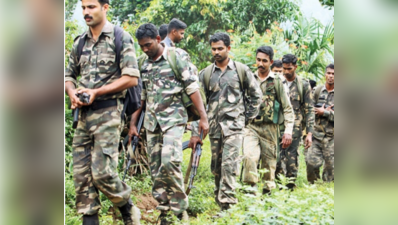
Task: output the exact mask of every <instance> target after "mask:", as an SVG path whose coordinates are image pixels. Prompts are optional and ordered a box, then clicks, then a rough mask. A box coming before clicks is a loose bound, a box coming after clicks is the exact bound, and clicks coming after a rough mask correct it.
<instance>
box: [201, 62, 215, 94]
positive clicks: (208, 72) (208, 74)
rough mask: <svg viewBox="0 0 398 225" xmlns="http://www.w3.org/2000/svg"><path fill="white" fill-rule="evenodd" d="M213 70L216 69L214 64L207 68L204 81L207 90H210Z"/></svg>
mask: <svg viewBox="0 0 398 225" xmlns="http://www.w3.org/2000/svg"><path fill="white" fill-rule="evenodd" d="M213 69H214V63H212V64H211V65H208V66H207V67H206V68H205V74H204V76H203V81H204V83H205V88H206V90H209V85H210V77H211V73H212V72H213Z"/></svg>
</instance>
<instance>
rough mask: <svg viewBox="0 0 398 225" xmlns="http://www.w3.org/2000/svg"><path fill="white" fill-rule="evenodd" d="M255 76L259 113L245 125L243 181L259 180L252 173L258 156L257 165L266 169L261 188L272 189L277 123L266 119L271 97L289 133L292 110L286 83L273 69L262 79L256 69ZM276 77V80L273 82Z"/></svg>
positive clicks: (272, 106) (255, 168) (271, 111)
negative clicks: (260, 94) (259, 104)
mask: <svg viewBox="0 0 398 225" xmlns="http://www.w3.org/2000/svg"><path fill="white" fill-rule="evenodd" d="M254 76H255V78H256V79H257V82H258V83H259V84H260V88H261V90H262V92H263V98H262V103H261V106H260V112H259V114H258V116H257V117H256V119H254V120H253V121H252V122H250V124H249V125H248V126H247V128H245V137H244V140H243V154H244V161H243V168H244V172H243V182H245V183H249V184H255V183H257V182H258V176H256V175H255V174H257V165H258V163H259V161H260V159H261V161H262V162H261V166H260V168H261V169H263V168H266V169H267V170H268V172H267V173H265V174H264V177H263V180H264V181H266V184H265V187H264V188H265V189H266V190H271V189H273V188H275V187H276V185H275V182H274V180H275V169H276V159H277V146H278V137H279V133H278V123H273V122H272V121H269V120H266V119H265V117H268V118H273V113H274V101H278V102H279V103H280V104H281V111H280V112H279V114H283V115H284V120H285V121H284V122H285V127H286V128H285V133H288V134H292V131H293V122H294V114H293V109H292V106H291V105H290V99H289V96H288V94H287V91H286V89H285V85H284V84H283V83H282V81H281V80H280V79H279V77H278V76H275V75H274V73H273V72H272V71H271V72H270V73H269V75H268V76H267V77H266V78H265V80H261V78H260V77H259V76H258V71H256V73H255V74H254ZM276 80H278V81H279V82H278V83H276ZM277 84H279V88H276V87H275V85H277ZM278 91H279V92H278ZM264 120H266V121H264ZM271 120H272V119H271ZM253 173H254V174H253Z"/></svg>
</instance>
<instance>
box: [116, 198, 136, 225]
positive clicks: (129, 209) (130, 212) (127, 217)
mask: <svg viewBox="0 0 398 225" xmlns="http://www.w3.org/2000/svg"><path fill="white" fill-rule="evenodd" d="M119 210H120V213H121V214H122V218H123V222H124V224H125V225H139V224H140V218H141V212H140V211H139V209H138V208H137V207H135V206H134V204H133V202H132V201H131V199H129V201H128V202H127V203H126V204H125V205H124V206H121V207H119Z"/></svg>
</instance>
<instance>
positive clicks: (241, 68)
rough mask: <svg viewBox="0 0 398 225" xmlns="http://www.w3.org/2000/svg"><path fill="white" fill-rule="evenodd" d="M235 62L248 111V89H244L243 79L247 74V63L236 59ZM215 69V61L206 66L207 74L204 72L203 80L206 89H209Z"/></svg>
mask: <svg viewBox="0 0 398 225" xmlns="http://www.w3.org/2000/svg"><path fill="white" fill-rule="evenodd" d="M234 63H235V67H236V71H237V73H238V79H239V87H240V91H241V92H242V94H243V105H244V106H245V111H246V89H244V86H243V79H244V76H245V75H246V71H245V65H243V64H242V63H240V62H235V61H234ZM213 69H214V63H213V64H211V65H209V66H207V67H206V68H205V71H204V73H205V74H204V77H203V80H204V83H205V88H206V90H209V85H210V76H211V74H212V72H213ZM206 92H207V91H206Z"/></svg>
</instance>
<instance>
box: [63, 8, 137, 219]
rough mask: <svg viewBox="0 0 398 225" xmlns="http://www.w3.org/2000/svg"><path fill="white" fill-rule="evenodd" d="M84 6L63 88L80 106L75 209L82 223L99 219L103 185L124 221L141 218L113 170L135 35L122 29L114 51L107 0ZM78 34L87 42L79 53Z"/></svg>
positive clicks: (131, 79)
mask: <svg viewBox="0 0 398 225" xmlns="http://www.w3.org/2000/svg"><path fill="white" fill-rule="evenodd" d="M82 8H83V15H84V19H85V20H86V24H87V25H88V26H89V29H88V30H87V32H85V33H84V34H83V35H82V36H80V38H77V40H76V41H75V43H74V45H73V48H72V51H71V54H70V57H69V64H68V67H67V68H66V71H65V92H66V93H67V94H68V95H69V98H70V100H71V108H72V109H75V108H80V110H79V111H80V115H79V123H78V126H77V129H76V131H75V134H74V138H73V174H74V177H73V181H74V184H75V189H76V208H77V212H78V213H81V214H83V224H84V225H91V224H99V220H98V211H99V209H100V208H101V205H100V199H99V193H98V191H101V192H102V193H103V194H104V195H105V196H107V197H108V199H109V200H110V201H111V202H112V203H113V204H114V205H115V206H117V207H119V209H120V212H121V213H122V217H123V220H124V224H129V225H130V224H139V223H140V211H139V209H138V208H136V207H135V206H134V205H133V204H132V202H131V200H130V193H131V188H130V187H129V186H127V184H126V183H124V182H122V181H121V180H120V179H119V177H118V174H117V164H118V146H119V137H120V132H121V128H122V127H123V122H122V121H121V116H122V115H121V111H122V109H123V101H122V99H123V98H124V97H125V95H126V89H127V88H129V87H132V86H136V85H137V83H138V78H139V76H140V74H139V71H138V69H137V68H138V66H137V60H136V55H135V49H134V44H133V39H132V38H131V36H130V35H129V34H128V33H127V32H123V35H122V43H123V45H122V51H121V54H120V55H119V56H116V52H115V49H114V47H112V46H114V45H113V43H114V37H115V32H114V31H115V30H116V29H115V28H114V25H112V24H111V23H109V22H108V21H107V19H106V13H107V11H108V9H109V1H108V0H82ZM119 29H121V28H119ZM82 38H85V39H84V40H85V42H84V46H83V49H82V52H81V55H78V50H77V48H78V43H79V41H80V39H82ZM79 58H80V60H79ZM116 58H119V59H120V64H117V63H116ZM79 75H81V78H80V80H79V81H77V77H78V76H79ZM76 86H78V87H79V89H76ZM78 93H79V94H82V93H87V94H89V95H90V101H89V103H83V102H81V101H80V100H79V98H78V97H77V96H76V94H78Z"/></svg>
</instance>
